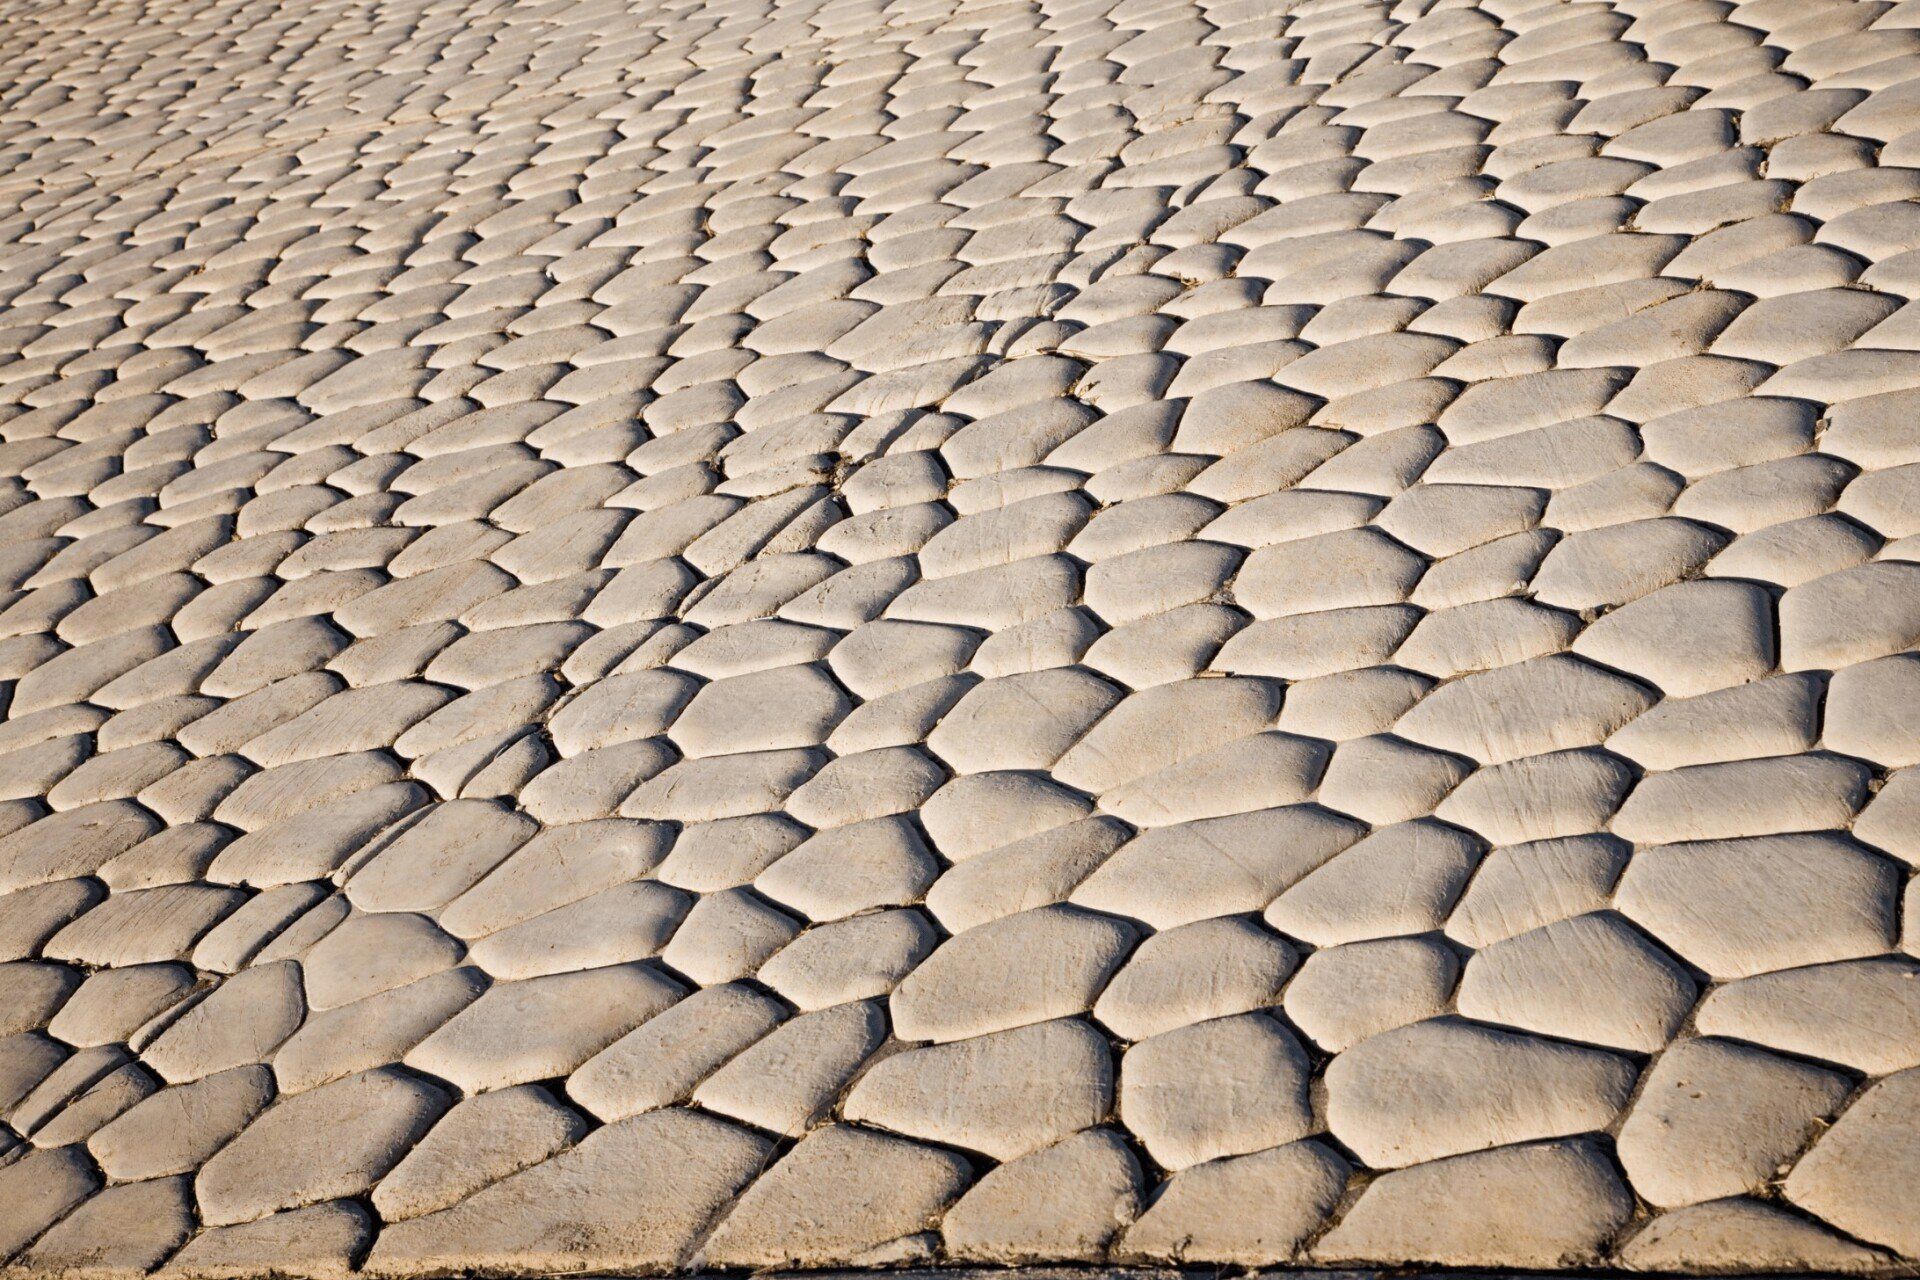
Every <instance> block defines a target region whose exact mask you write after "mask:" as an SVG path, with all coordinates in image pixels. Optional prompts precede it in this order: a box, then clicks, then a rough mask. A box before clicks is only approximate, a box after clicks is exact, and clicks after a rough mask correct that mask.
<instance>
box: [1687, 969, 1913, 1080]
mask: <svg viewBox="0 0 1920 1280" xmlns="http://www.w3.org/2000/svg"><path fill="white" fill-rule="evenodd" d="M1916 987H1920V967H1916V966H1915V965H1914V964H1913V963H1912V962H1911V961H1909V960H1907V959H1906V958H1905V957H1901V956H1878V957H1874V958H1871V959H1865V960H1847V961H1840V962H1837V963H1833V964H1820V965H1810V966H1807V967H1804V968H1797V969H1782V970H1779V971H1777V972H1773V973H1762V974H1757V975H1755V976H1754V977H1751V978H1743V979H1741V980H1739V981H1736V982H1729V983H1726V984H1724V985H1723V986H1720V987H1718V988H1716V989H1715V990H1713V991H1712V992H1710V993H1708V995H1707V997H1706V998H1705V999H1704V1000H1702V1001H1701V1002H1700V1008H1699V1012H1698V1013H1697V1014H1696V1016H1695V1026H1696V1027H1697V1028H1698V1030H1699V1031H1700V1032H1701V1033H1702V1034H1705V1035H1713V1036H1726V1037H1730V1038H1734V1039H1740V1040H1745V1041H1749V1042H1751V1043H1754V1044H1758V1045H1763V1046H1766V1047H1768V1048H1772V1049H1779V1050H1782V1051H1784V1052H1787V1053H1795V1054H1800V1055H1802V1056H1806V1057H1818V1058H1823V1059H1826V1060H1828V1061H1832V1062H1838V1063H1841V1064H1843V1065H1845V1066H1849V1067H1852V1068H1854V1069H1855V1070H1859V1071H1864V1072H1867V1073H1869V1074H1871V1075H1884V1074H1886V1073H1888V1072H1893V1071H1903V1070H1905V1069H1906V1068H1908V1067H1911V1066H1916V1065H1920V990H1916ZM1869 1007H1870V1008H1872V1009H1874V1010H1875V1016H1874V1017H1873V1018H1872V1019H1871V1020H1869V1021H1861V1020H1860V1019H1858V1018H1856V1017H1854V1016H1853V1014H1852V1012H1851V1011H1852V1010H1855V1009H1860V1008H1869Z"/></svg>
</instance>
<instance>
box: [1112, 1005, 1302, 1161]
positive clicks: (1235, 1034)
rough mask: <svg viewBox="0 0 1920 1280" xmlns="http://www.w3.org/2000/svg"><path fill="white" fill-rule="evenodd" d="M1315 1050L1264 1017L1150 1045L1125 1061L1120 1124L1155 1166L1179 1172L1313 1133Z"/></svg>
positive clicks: (1197, 1027)
mask: <svg viewBox="0 0 1920 1280" xmlns="http://www.w3.org/2000/svg"><path fill="white" fill-rule="evenodd" d="M1307 1077H1308V1064H1307V1055H1306V1052H1305V1050H1303V1049H1302V1048H1301V1047H1300V1043H1299V1041H1297V1040H1295V1039H1294V1038H1293V1036H1292V1035H1290V1034H1289V1033H1288V1032H1287V1031H1286V1029H1285V1028H1283V1027H1282V1026H1280V1024H1279V1023H1277V1022H1275V1021H1274V1020H1273V1019H1272V1018H1269V1017H1266V1016H1263V1015H1261V1014H1257V1013H1249V1014H1240V1015H1237V1016H1234V1017H1229V1018H1218V1019H1214V1020H1212V1021H1209V1022H1201V1023H1196V1024H1194V1025H1193V1026H1189V1027H1181V1028H1179V1029H1177V1030H1174V1031H1167V1032H1162V1033H1161V1034H1160V1035H1157V1036H1153V1037H1151V1038H1149V1039H1146V1040H1142V1041H1141V1042H1140V1043H1138V1044H1136V1045H1134V1046H1133V1047H1131V1048H1129V1049H1128V1050H1127V1051H1126V1053H1125V1054H1124V1055H1123V1056H1122V1057H1121V1060H1120V1118H1121V1120H1122V1121H1124V1122H1125V1124H1126V1126H1127V1127H1128V1128H1129V1129H1131V1130H1132V1131H1133V1132H1134V1133H1135V1134H1137V1135H1138V1136H1139V1138H1140V1141H1141V1143H1142V1144H1143V1145H1144V1146H1145V1147H1146V1149H1147V1154H1149V1155H1151V1156H1152V1157H1153V1159H1154V1161H1155V1163H1157V1164H1159V1165H1160V1166H1161V1167H1162V1168H1165V1169H1169V1170H1179V1169H1184V1168H1186V1167H1188V1166H1189V1165H1195V1164H1199V1163H1201V1162H1203V1161H1206V1160H1214V1159H1218V1158H1219V1157H1221V1156H1232V1155H1243V1154H1246V1153H1249V1152H1253V1151H1261V1150H1265V1149H1266V1148H1268V1147H1277V1146H1280V1145H1282V1144H1284V1143H1287V1142H1292V1141H1294V1140H1295V1139H1298V1138H1303V1137H1305V1136H1306V1135H1307V1134H1308V1133H1310V1132H1312V1129H1313V1116H1312V1111H1311V1109H1310V1107H1309V1106H1308V1104H1307Z"/></svg>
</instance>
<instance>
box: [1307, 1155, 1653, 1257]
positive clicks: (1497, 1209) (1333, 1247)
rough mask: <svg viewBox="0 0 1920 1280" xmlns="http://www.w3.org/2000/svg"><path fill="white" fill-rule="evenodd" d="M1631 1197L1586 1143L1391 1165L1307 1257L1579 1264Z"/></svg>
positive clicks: (1623, 1217) (1618, 1223)
mask: <svg viewBox="0 0 1920 1280" xmlns="http://www.w3.org/2000/svg"><path fill="white" fill-rule="evenodd" d="M1632 1213H1633V1199H1632V1197H1631V1196H1630V1195H1629V1194H1628V1193H1627V1189H1626V1187H1625V1186H1624V1185H1622V1183H1621V1181H1620V1177H1619V1175H1618V1174H1616V1173H1615V1172H1614V1171H1613V1169H1612V1167H1611V1166H1610V1165H1609V1164H1608V1163H1607V1161H1606V1158H1605V1157H1604V1156H1602V1155H1601V1154H1600V1152H1599V1151H1598V1150H1597V1149H1596V1148H1595V1147H1594V1146H1593V1145H1592V1144H1590V1143H1587V1142H1552V1143H1545V1144H1540V1145H1531V1146H1517V1147H1503V1148H1501V1149H1500V1150H1498V1151H1483V1152H1479V1153H1477V1154H1473V1155H1462V1156H1455V1157H1453V1158H1452V1159H1450V1160H1438V1161H1434V1162H1433V1163H1431V1164H1423V1165H1418V1166H1416V1167H1414V1168H1411V1169H1399V1170H1396V1171H1394V1172H1392V1173H1389V1174H1387V1175H1385V1176H1383V1177H1381V1178H1379V1179H1378V1180H1376V1181H1375V1182H1372V1183H1370V1184H1369V1185H1368V1187H1367V1189H1366V1191H1365V1192H1363V1193H1362V1194H1361V1197H1360V1200H1359V1201H1358V1202H1357V1203H1356V1204H1355V1205H1354V1206H1353V1208H1352V1209H1350V1210H1348V1211H1347V1215H1346V1216H1345V1217H1344V1218H1342V1219H1341V1220H1340V1225H1339V1226H1337V1227H1335V1228H1334V1229H1333V1230H1332V1231H1331V1232H1329V1233H1328V1234H1327V1235H1325V1236H1324V1237H1322V1238H1321V1240H1320V1241H1319V1243H1318V1244H1316V1245H1315V1246H1314V1250H1313V1256H1314V1258H1315V1260H1316V1261H1320V1262H1327V1263H1338V1262H1348V1261H1361V1260H1365V1259H1370V1258H1380V1257H1396V1258H1407V1259H1410V1260H1419V1261H1422V1262H1429V1263H1437V1264H1440V1265H1442V1266H1466V1267H1529V1268H1550V1267H1567V1266H1579V1265H1582V1264H1586V1263H1590V1262H1591V1261H1592V1260H1593V1259H1595V1258H1597V1257H1599V1256H1600V1255H1601V1252H1602V1250H1603V1249H1604V1248H1605V1247H1606V1245H1607V1242H1608V1241H1609V1240H1610V1239H1611V1238H1612V1236H1613V1233H1614V1232H1615V1231H1617V1230H1619V1229H1620V1228H1621V1227H1622V1226H1624V1225H1625V1224H1626V1222H1627V1220H1628V1218H1629V1217H1631V1216H1632Z"/></svg>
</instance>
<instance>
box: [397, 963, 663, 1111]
mask: <svg viewBox="0 0 1920 1280" xmlns="http://www.w3.org/2000/svg"><path fill="white" fill-rule="evenodd" d="M682 994H684V992H683V989H682V988H681V986H680V984H679V983H677V982H674V981H672V980H670V979H668V978H664V977H662V976H661V975H660V974H658V973H656V972H655V971H653V970H651V969H648V968H645V967H643V966H641V965H614V966H612V967H610V968H605V969H588V970H585V971H583V972H580V973H556V974H550V975H548V976H547V977H544V978H528V979H527V980H525V981H524V982H503V983H499V984H497V985H496V986H494V987H492V988H490V989H489V990H488V991H487V993H486V994H485V995H483V996H481V997H480V998H479V999H478V1000H476V1001H474V1002H473V1003H472V1004H470V1005H468V1006H467V1007H466V1008H465V1009H463V1010H462V1011H461V1012H460V1013H458V1014H456V1015H455V1016H454V1017H453V1018H452V1019H451V1020H450V1021H449V1022H448V1023H447V1024H446V1025H445V1026H443V1027H441V1028H440V1030H438V1031H436V1032H434V1033H433V1034H432V1035H430V1036H428V1037H427V1038H426V1039H425V1040H423V1041H422V1042H421V1043H420V1044H419V1045H417V1046H416V1047H415V1048H414V1049H413V1050H412V1052H410V1053H408V1054H407V1056H406V1059H405V1061H406V1063H407V1065H409V1066H412V1067H416V1068H418V1069H419V1070H421V1071H425V1072H428V1073H430V1074H432V1075H436V1076H439V1077H440V1078H442V1079H444V1080H450V1081H452V1082H453V1083H454V1084H456V1085H458V1086H459V1087H460V1088H461V1089H464V1090H467V1091H469V1092H478V1091H480V1090H483V1089H500V1088H505V1087H506V1086H508V1085H515V1084H526V1083H528V1082H530V1081H534V1080H551V1079H553V1078H555V1077H557V1076H564V1075H569V1074H571V1073H572V1071H573V1070H574V1068H576V1067H578V1066H580V1064H582V1063H583V1062H585V1061H586V1060H587V1059H588V1058H591V1057H592V1056H593V1055H594V1054H596V1053H598V1052H600V1051H601V1050H602V1049H604V1048H606V1047H607V1046H608V1045H610V1044H612V1043H613V1042H614V1041H615V1040H618V1039H619V1038H620V1037H621V1036H623V1035H625V1034H626V1033H627V1032H629V1031H631V1030H633V1029H634V1028H635V1027H637V1026H639V1025H640V1024H641V1023H643V1022H645V1021H646V1020H647V1019H648V1018H651V1017H653V1016H654V1015H655V1014H657V1013H660V1012H661V1011H662V1010H665V1009H667V1008H670V1007H671V1006H672V1005H673V1004H674V1002H675V1001H677V1000H679V999H680V997H681V995H682Z"/></svg>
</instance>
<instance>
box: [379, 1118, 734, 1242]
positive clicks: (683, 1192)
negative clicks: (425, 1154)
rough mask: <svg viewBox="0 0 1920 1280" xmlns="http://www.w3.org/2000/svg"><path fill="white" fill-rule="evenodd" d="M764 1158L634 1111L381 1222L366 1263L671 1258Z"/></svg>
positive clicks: (721, 1126)
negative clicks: (458, 1196) (519, 1166)
mask: <svg viewBox="0 0 1920 1280" xmlns="http://www.w3.org/2000/svg"><path fill="white" fill-rule="evenodd" d="M767 1155H768V1145H767V1143H766V1141H765V1140H764V1139H761V1138H758V1137H756V1136H754V1135H752V1134H750V1133H748V1132H746V1131H745V1130H742V1129H738V1128H736V1127H734V1126H733V1125H730V1124H727V1123H726V1122H724V1121H721V1120H715V1119H713V1118H711V1117H708V1116H703V1115H700V1114H698V1113H696V1112H690V1111H684V1110H679V1109H675V1110H670V1111H660V1112H656V1113H654V1114H651V1115H644V1116H635V1117H634V1118H633V1119H631V1120H623V1121H620V1122H619V1123H617V1124H611V1125H608V1126H607V1127H606V1128H604V1129H597V1130H595V1131H594V1132H593V1133H591V1134H589V1135H588V1136H587V1137H586V1138H585V1139H584V1140H583V1141H582V1142H581V1143H580V1145H578V1146H576V1147H573V1148H571V1149H570V1150H567V1151H564V1152H562V1153H561V1154H559V1155H557V1156H554V1157H553V1158H552V1159H550V1160H546V1161H543V1162H542V1163H540V1164H536V1165H534V1166H533V1167H532V1168H529V1169H526V1170H524V1171H522V1172H520V1173H517V1174H514V1175H513V1176H512V1177H509V1178H504V1179H502V1180H501V1181H499V1182H496V1183H494V1184H493V1185H492V1186H490V1187H487V1188H486V1189H485V1190H482V1191H479V1192H476V1193H475V1194H474V1195H472V1196H469V1197H468V1198H467V1199H466V1200H463V1201H462V1202H460V1203H459V1204H457V1205H454V1206H453V1207H452V1208H449V1209H442V1210H441V1211H439V1212H438V1213H430V1214H427V1215H425V1216H424V1217H419V1218H412V1219H409V1220H408V1221H406V1222H405V1223H401V1224H397V1225H396V1226H394V1227H392V1228H390V1229H388V1230H386V1231H383V1232H382V1233H381V1235H380V1239H379V1240H378V1241H377V1242H376V1244H375V1246H374V1251H373V1253H372V1254H370V1255H369V1256H368V1259H367V1264H368V1267H369V1269H371V1270H373V1271H375V1272H380V1273H401V1274H418V1273H423V1272H433V1271H442V1270H445V1269H446V1268H448V1267H449V1266H452V1265H460V1266H474V1267H482V1268H486V1269H488V1270H501V1271H541V1272H572V1271H590V1270H600V1269H604V1268H614V1267H618V1268H630V1269H635V1270H661V1269H665V1268H669V1267H673V1266H675V1265H677V1264H679V1263H682V1262H684V1261H685V1260H686V1257H687V1255H688V1253H689V1252H691V1250H692V1249H693V1246H694V1245H695V1243H696V1242H697V1241H698V1240H699V1238H700V1237H701V1236H702V1235H703V1234H704V1233H705V1232H706V1231H707V1230H708V1228H709V1227H710V1225H711V1224H712V1223H713V1221H714V1220H715V1219H716V1218H717V1217H718V1216H719V1215H720V1213H721V1212H722V1211H724V1210H725V1208H726V1207H727V1205H728V1204H730V1203H731V1202H732V1200H733V1198H734V1197H735V1196H736V1195H738V1194H739V1192H740V1190H741V1189H742V1188H743V1187H745V1186H746V1184H747V1183H748V1182H750V1181H751V1180H752V1179H753V1177H754V1176H755V1175H756V1174H757V1173H758V1172H759V1170H760V1169H761V1168H762V1167H763V1166H764V1164H765V1161H766V1158H767Z"/></svg>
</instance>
